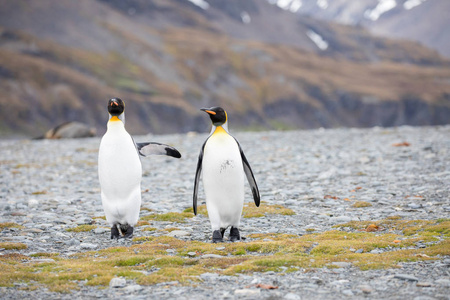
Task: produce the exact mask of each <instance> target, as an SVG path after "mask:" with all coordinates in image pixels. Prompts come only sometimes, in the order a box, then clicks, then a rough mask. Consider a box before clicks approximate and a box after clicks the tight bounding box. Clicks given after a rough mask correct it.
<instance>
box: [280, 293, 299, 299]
mask: <svg viewBox="0 0 450 300" xmlns="http://www.w3.org/2000/svg"><path fill="white" fill-rule="evenodd" d="M283 299H285V300H301V299H302V297H300V296H299V295H297V294H294V293H287V294H286V295H284V296H283Z"/></svg>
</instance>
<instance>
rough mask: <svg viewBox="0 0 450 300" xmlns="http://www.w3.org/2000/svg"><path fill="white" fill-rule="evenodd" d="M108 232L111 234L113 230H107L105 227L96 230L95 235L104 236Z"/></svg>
mask: <svg viewBox="0 0 450 300" xmlns="http://www.w3.org/2000/svg"><path fill="white" fill-rule="evenodd" d="M106 232H111V228H105V227H97V228H95V229H94V233H95V234H103V233H106Z"/></svg>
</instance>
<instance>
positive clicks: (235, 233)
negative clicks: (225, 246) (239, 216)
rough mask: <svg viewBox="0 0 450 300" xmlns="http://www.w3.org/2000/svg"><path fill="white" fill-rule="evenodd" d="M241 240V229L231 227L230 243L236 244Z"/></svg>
mask: <svg viewBox="0 0 450 300" xmlns="http://www.w3.org/2000/svg"><path fill="white" fill-rule="evenodd" d="M240 239H241V235H240V234H239V229H238V228H237V227H233V226H231V229H230V241H232V242H236V241H238V240H240Z"/></svg>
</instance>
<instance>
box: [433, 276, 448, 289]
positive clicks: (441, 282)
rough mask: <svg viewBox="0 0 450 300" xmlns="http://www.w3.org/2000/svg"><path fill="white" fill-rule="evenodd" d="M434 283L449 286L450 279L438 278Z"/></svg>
mask: <svg viewBox="0 0 450 300" xmlns="http://www.w3.org/2000/svg"><path fill="white" fill-rule="evenodd" d="M435 283H437V284H439V285H442V286H445V287H450V279H447V278H439V279H437V280H436V281H435Z"/></svg>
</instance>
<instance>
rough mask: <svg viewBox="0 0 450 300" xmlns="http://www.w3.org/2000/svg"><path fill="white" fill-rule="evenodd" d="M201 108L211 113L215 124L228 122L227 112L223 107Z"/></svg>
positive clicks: (210, 115) (220, 124)
mask: <svg viewBox="0 0 450 300" xmlns="http://www.w3.org/2000/svg"><path fill="white" fill-rule="evenodd" d="M200 110H202V111H204V112H206V113H207V114H209V117H210V118H211V122H212V123H213V125H214V126H222V125H223V124H225V123H226V122H227V112H226V111H225V110H224V109H223V108H222V107H219V106H215V107H211V108H201V109H200Z"/></svg>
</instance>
